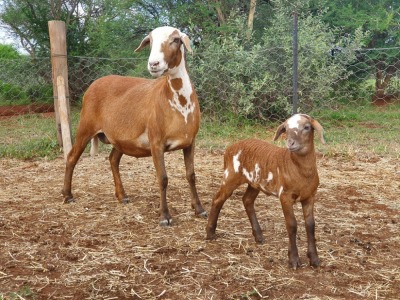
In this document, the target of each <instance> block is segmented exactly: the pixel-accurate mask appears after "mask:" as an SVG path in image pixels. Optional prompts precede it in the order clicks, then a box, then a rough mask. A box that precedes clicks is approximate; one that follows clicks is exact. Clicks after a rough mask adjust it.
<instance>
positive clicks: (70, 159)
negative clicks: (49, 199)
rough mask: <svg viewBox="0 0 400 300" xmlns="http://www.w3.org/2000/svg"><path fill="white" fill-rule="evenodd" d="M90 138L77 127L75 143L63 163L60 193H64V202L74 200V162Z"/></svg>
mask: <svg viewBox="0 0 400 300" xmlns="http://www.w3.org/2000/svg"><path fill="white" fill-rule="evenodd" d="M90 139H91V136H90V135H88V134H86V132H82V131H80V130H79V128H78V132H77V135H76V139H75V143H74V145H73V146H72V148H71V151H70V152H69V153H68V156H67V162H66V165H65V175H64V187H63V189H62V191H61V193H62V194H63V195H64V203H70V202H75V199H74V197H73V196H72V193H71V185H72V175H73V173H74V169H75V166H76V163H77V162H78V160H79V158H80V157H81V155H82V153H83V151H84V150H85V147H86V145H87V144H88V143H89V141H90Z"/></svg>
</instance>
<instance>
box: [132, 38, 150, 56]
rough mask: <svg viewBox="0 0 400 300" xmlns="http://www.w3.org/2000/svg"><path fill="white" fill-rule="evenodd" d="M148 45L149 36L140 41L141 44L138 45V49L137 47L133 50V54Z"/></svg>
mask: <svg viewBox="0 0 400 300" xmlns="http://www.w3.org/2000/svg"><path fill="white" fill-rule="evenodd" d="M149 44H150V36H149V35H148V36H146V37H145V38H144V39H143V40H142V42H141V43H140V45H139V47H137V48H136V49H135V52H139V51H140V50H142V49H143V48H144V47H146V46H147V45H149Z"/></svg>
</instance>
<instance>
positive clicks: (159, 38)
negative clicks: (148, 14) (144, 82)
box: [148, 26, 176, 74]
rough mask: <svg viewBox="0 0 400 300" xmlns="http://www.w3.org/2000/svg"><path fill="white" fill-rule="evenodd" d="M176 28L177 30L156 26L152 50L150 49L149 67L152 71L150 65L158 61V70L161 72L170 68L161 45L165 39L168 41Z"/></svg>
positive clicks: (152, 36) (153, 32) (152, 33)
mask: <svg viewBox="0 0 400 300" xmlns="http://www.w3.org/2000/svg"><path fill="white" fill-rule="evenodd" d="M175 30H176V29H175V28H172V27H168V26H164V27H159V28H156V29H154V30H153V31H152V32H151V38H152V45H151V51H150V56H149V61H148V69H149V71H150V72H151V67H150V65H151V64H152V63H158V68H157V70H158V72H160V73H161V74H162V73H163V72H165V71H166V70H167V69H168V64H167V62H166V61H165V55H164V52H162V51H161V45H162V44H163V43H164V42H165V41H168V39H169V36H170V35H171V34H172V32H174V31H175Z"/></svg>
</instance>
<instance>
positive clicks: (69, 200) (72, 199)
mask: <svg viewBox="0 0 400 300" xmlns="http://www.w3.org/2000/svg"><path fill="white" fill-rule="evenodd" d="M75 202H76V201H75V199H74V198H65V199H64V204H68V203H75Z"/></svg>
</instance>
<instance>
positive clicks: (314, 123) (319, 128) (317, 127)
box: [311, 118, 325, 144]
mask: <svg viewBox="0 0 400 300" xmlns="http://www.w3.org/2000/svg"><path fill="white" fill-rule="evenodd" d="M311 125H312V127H313V128H314V130H316V131H317V133H318V137H319V139H320V141H321V143H322V144H325V139H324V129H323V128H322V126H321V124H319V122H318V121H317V120H314V119H312V118H311Z"/></svg>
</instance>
